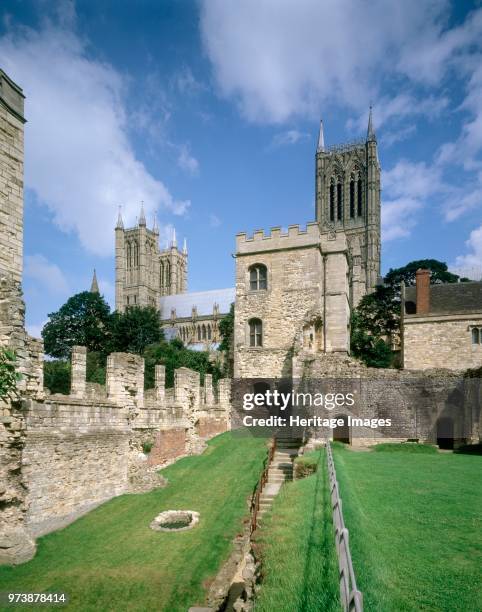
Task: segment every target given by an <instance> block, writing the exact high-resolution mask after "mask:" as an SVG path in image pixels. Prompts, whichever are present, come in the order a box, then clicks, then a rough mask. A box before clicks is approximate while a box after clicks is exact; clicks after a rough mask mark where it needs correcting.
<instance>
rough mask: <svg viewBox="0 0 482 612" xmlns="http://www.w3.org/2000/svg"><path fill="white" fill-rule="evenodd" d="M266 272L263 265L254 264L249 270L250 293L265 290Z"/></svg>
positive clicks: (266, 285) (266, 284)
mask: <svg viewBox="0 0 482 612" xmlns="http://www.w3.org/2000/svg"><path fill="white" fill-rule="evenodd" d="M267 287H268V270H267V268H266V266H264V265H263V264H255V265H254V266H251V267H250V269H249V288H250V289H251V291H258V290H259V289H267Z"/></svg>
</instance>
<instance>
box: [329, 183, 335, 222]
mask: <svg viewBox="0 0 482 612" xmlns="http://www.w3.org/2000/svg"><path fill="white" fill-rule="evenodd" d="M334 220H335V179H333V178H332V179H331V182H330V221H334Z"/></svg>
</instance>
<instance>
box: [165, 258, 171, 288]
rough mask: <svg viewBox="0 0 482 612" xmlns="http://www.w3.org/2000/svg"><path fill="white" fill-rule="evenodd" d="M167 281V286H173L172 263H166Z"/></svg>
mask: <svg viewBox="0 0 482 612" xmlns="http://www.w3.org/2000/svg"><path fill="white" fill-rule="evenodd" d="M165 279H166V282H165V286H166V287H170V286H171V262H170V261H166V270H165Z"/></svg>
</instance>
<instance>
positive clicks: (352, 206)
mask: <svg viewBox="0 0 482 612" xmlns="http://www.w3.org/2000/svg"><path fill="white" fill-rule="evenodd" d="M354 216H355V177H354V176H353V174H352V175H351V178H350V219H353V217H354Z"/></svg>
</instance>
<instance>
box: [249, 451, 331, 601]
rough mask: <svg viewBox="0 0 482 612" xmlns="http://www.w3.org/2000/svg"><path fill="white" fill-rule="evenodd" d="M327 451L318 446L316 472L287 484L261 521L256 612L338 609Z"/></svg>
mask: <svg viewBox="0 0 482 612" xmlns="http://www.w3.org/2000/svg"><path fill="white" fill-rule="evenodd" d="M324 453H325V451H324V449H322V450H320V451H316V455H317V456H318V459H319V464H318V470H317V472H316V473H315V474H313V475H312V476H309V477H307V478H304V479H302V480H297V481H294V482H291V483H287V484H285V485H283V487H282V489H281V491H280V493H279V495H278V496H277V497H276V498H275V500H274V502H273V506H272V509H271V511H270V513H269V515H267V518H266V519H265V522H264V523H263V527H262V529H261V535H260V537H259V544H260V546H261V550H262V555H263V573H264V579H263V583H262V587H261V590H260V593H259V597H258V600H257V601H256V605H255V610H256V612H320V611H321V610H323V612H331V611H333V612H334V611H336V612H339V610H340V604H339V596H338V578H337V576H338V570H337V567H338V566H337V560H336V552H335V543H334V538H333V524H332V520H331V509H330V503H329V490H328V475H327V470H326V458H325V454H324ZM310 455H312V454H311V453H310Z"/></svg>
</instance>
